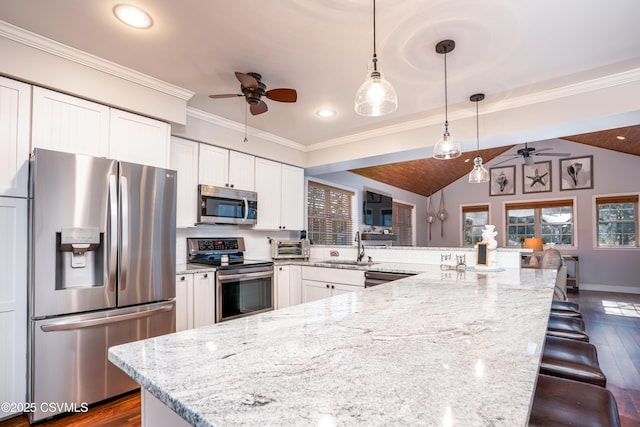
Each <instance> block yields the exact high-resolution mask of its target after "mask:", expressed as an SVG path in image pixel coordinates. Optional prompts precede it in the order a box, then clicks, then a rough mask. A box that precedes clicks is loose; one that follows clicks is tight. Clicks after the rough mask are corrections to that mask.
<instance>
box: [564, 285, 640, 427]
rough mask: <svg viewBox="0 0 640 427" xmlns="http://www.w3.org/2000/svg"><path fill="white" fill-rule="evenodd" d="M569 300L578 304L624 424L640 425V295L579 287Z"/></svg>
mask: <svg viewBox="0 0 640 427" xmlns="http://www.w3.org/2000/svg"><path fill="white" fill-rule="evenodd" d="M569 300H571V301H575V302H577V303H578V304H580V312H581V313H582V316H583V318H584V322H585V325H586V328H587V334H589V338H590V341H591V343H593V344H594V345H595V346H596V348H597V349H598V362H599V363H600V368H601V369H602V371H603V372H604V374H605V375H606V376H607V388H608V389H609V390H611V392H612V393H613V395H614V396H615V398H616V402H617V404H618V412H619V413H620V421H621V423H622V426H623V427H636V426H639V425H640V295H638V294H620V293H613V292H593V291H580V292H579V293H577V294H575V293H570V294H569Z"/></svg>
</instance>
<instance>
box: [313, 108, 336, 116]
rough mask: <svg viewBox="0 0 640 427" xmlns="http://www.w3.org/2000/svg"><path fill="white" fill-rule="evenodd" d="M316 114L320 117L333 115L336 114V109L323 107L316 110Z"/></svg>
mask: <svg viewBox="0 0 640 427" xmlns="http://www.w3.org/2000/svg"><path fill="white" fill-rule="evenodd" d="M316 114H317V115H319V116H320V117H325V118H327V117H333V116H335V115H336V110H331V109H329V108H324V109H322V110H318V111H316Z"/></svg>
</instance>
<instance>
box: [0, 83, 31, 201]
mask: <svg viewBox="0 0 640 427" xmlns="http://www.w3.org/2000/svg"><path fill="white" fill-rule="evenodd" d="M30 115H31V86H29V85H27V84H24V83H21V82H17V81H15V80H11V79H6V78H4V77H0V159H2V160H1V165H2V166H1V167H0V196H11V197H27V195H28V179H29V126H30V124H31V117H30Z"/></svg>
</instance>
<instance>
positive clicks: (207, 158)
mask: <svg viewBox="0 0 640 427" xmlns="http://www.w3.org/2000/svg"><path fill="white" fill-rule="evenodd" d="M198 183H199V184H203V185H213V186H216V187H227V186H228V185H229V150H227V149H224V148H220V147H214V146H212V145H207V144H200V156H199V165H198Z"/></svg>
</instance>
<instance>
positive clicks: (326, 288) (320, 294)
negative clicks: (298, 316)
mask: <svg viewBox="0 0 640 427" xmlns="http://www.w3.org/2000/svg"><path fill="white" fill-rule="evenodd" d="M330 296H331V285H330V284H329V283H327V282H317V281H315V280H305V279H302V302H303V303H305V302H311V301H316V300H319V299H323V298H329V297H330Z"/></svg>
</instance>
